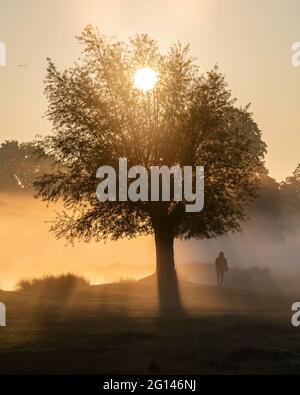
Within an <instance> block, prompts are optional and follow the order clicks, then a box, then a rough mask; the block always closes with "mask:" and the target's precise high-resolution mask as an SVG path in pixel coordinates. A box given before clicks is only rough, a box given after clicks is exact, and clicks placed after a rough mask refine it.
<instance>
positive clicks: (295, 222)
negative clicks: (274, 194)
mask: <svg viewBox="0 0 300 395" xmlns="http://www.w3.org/2000/svg"><path fill="white" fill-rule="evenodd" d="M280 192H281V198H282V206H283V208H282V211H283V215H284V219H283V223H284V227H285V231H286V233H287V234H288V235H293V234H295V233H297V232H298V230H299V219H300V164H298V166H297V167H296V169H295V170H294V172H293V175H292V176H290V177H287V178H286V179H285V181H283V182H281V184H280Z"/></svg>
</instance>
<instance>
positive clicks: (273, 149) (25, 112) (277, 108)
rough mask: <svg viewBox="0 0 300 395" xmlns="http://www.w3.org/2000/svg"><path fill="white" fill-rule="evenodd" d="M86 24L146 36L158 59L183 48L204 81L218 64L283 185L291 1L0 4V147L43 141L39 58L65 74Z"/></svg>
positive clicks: (293, 90) (294, 17) (293, 108)
mask: <svg viewBox="0 0 300 395" xmlns="http://www.w3.org/2000/svg"><path fill="white" fill-rule="evenodd" d="M89 23H90V24H94V25H97V26H98V27H99V28H100V30H101V31H102V32H103V33H105V34H106V35H115V36H118V37H119V38H120V39H122V40H126V39H127V37H128V36H131V35H134V34H135V33H137V32H138V33H149V34H151V35H152V36H153V37H154V38H155V39H157V40H158V41H159V42H160V44H161V48H162V50H163V51H165V50H166V49H167V48H168V46H169V45H170V44H172V43H173V42H175V41H177V40H178V39H179V40H181V41H182V42H183V43H188V42H189V43H190V44H191V50H192V54H193V56H195V57H196V58H197V60H196V61H197V63H198V64H199V65H200V67H201V69H202V70H203V71H206V70H207V69H208V68H211V67H212V66H213V65H214V64H215V63H218V64H219V66H220V69H221V71H222V72H224V73H225V74H226V76H227V81H228V82H229V84H230V87H231V88H232V91H233V94H234V96H236V97H237V98H238V100H239V103H240V104H242V105H245V104H247V103H248V102H251V103H252V110H253V112H254V118H255V120H256V121H257V122H258V124H259V126H260V127H261V129H262V130H263V137H264V140H265V141H266V142H267V144H268V151H269V152H268V155H267V167H268V168H269V169H270V173H271V175H272V176H274V177H276V178H277V179H282V178H284V177H286V176H288V175H289V174H290V173H291V172H292V171H293V170H294V168H295V167H296V165H297V163H299V162H300V152H299V142H300V115H299V103H300V67H298V68H296V67H293V66H292V63H291V45H292V43H294V42H296V41H300V0H184V1H182V0H152V1H146V0H110V1H107V0H0V42H3V43H4V44H5V45H6V49H7V66H6V67H0V125H1V129H0V131H1V139H0V140H1V141H2V140H4V139H19V140H29V139H32V138H33V137H34V136H35V135H36V134H47V133H48V132H49V131H50V128H51V125H50V124H49V123H48V121H47V120H45V119H42V114H43V113H44V111H45V109H46V104H47V103H46V101H45V99H44V97H43V79H44V77H45V68H46V57H48V56H50V57H51V58H52V59H53V60H55V62H56V63H57V64H58V65H59V66H60V67H67V66H69V65H71V64H72V62H73V61H74V60H75V59H76V57H77V56H78V55H79V51H80V48H79V46H78V45H77V43H76V40H75V39H74V37H75V36H76V35H78V34H79V33H80V32H81V31H82V30H83V28H84V26H85V25H87V24H89ZM20 64H22V65H27V67H18V65H20Z"/></svg>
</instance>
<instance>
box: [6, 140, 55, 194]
mask: <svg viewBox="0 0 300 395" xmlns="http://www.w3.org/2000/svg"><path fill="white" fill-rule="evenodd" d="M50 163H51V158H49V157H47V156H46V155H45V154H44V151H43V150H41V149H39V148H37V147H36V146H35V143H34V142H28V143H19V142H18V141H16V140H7V141H5V142H4V143H2V144H1V145H0V191H4V192H32V184H33V182H34V180H35V178H37V177H39V176H40V175H42V174H44V173H45V172H49V170H50V169H51V167H50Z"/></svg>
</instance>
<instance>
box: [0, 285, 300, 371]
mask: <svg viewBox="0 0 300 395" xmlns="http://www.w3.org/2000/svg"><path fill="white" fill-rule="evenodd" d="M181 294H182V300H183V303H184V306H185V309H186V312H187V314H186V317H185V318H182V319H176V318H175V317H173V318H172V317H168V318H163V317H160V316H159V314H158V308H157V302H156V300H157V299H156V287H155V285H154V283H153V282H152V281H147V280H143V281H140V282H136V283H120V284H110V285H101V286H91V287H86V288H85V289H82V290H81V291H77V292H75V293H73V294H72V295H69V296H68V297H67V296H65V297H60V298H55V297H45V296H44V295H43V296H41V295H38V294H32V293H30V292H27V293H26V292H0V301H1V302H4V303H5V304H6V307H7V326H6V327H1V328H0V372H1V374H4V373H8V374H13V373H19V374H29V373H35V374H75V373H76V374H215V373H224V374H235V373H238V374H243V373H246V374H262V373H266V374H284V373H291V374H298V373H299V372H300V329H299V328H293V327H292V326H291V324H290V318H291V312H290V308H291V303H292V302H295V301H296V300H295V298H291V299H289V298H285V297H282V296H280V295H273V296H272V295H268V296H266V295H265V296H263V295H261V296H260V295H257V294H251V293H249V292H245V291H243V292H242V291H237V290H230V289H224V290H222V291H220V290H218V289H216V288H215V287H204V286H199V285H195V284H191V283H182V284H181Z"/></svg>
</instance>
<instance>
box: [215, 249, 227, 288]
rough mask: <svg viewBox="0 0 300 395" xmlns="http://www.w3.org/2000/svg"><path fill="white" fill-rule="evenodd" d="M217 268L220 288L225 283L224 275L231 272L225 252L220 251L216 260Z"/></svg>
mask: <svg viewBox="0 0 300 395" xmlns="http://www.w3.org/2000/svg"><path fill="white" fill-rule="evenodd" d="M215 266H216V272H217V282H218V287H222V286H223V281H224V273H225V272H227V271H228V270H229V269H228V264H227V259H226V258H225V256H224V252H223V251H220V253H219V256H218V257H217V258H216V261H215Z"/></svg>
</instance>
